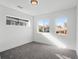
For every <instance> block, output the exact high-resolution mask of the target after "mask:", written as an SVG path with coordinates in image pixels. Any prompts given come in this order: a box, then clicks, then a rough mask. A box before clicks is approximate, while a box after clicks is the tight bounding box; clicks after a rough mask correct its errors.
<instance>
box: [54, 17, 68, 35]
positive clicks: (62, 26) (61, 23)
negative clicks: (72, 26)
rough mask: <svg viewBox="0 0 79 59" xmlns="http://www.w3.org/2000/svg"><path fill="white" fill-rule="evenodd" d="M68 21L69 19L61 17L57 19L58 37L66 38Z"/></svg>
mask: <svg viewBox="0 0 79 59" xmlns="http://www.w3.org/2000/svg"><path fill="white" fill-rule="evenodd" d="M67 20H68V18H67V17H59V18H57V19H56V22H55V24H56V33H57V34H58V35H61V36H66V35H67V34H68V28H67Z"/></svg>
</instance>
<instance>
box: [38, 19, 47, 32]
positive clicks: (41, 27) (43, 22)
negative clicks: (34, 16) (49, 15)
mask: <svg viewBox="0 0 79 59" xmlns="http://www.w3.org/2000/svg"><path fill="white" fill-rule="evenodd" d="M38 31H39V32H49V20H48V19H42V20H39V22H38Z"/></svg>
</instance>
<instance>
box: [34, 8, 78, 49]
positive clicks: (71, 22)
mask: <svg viewBox="0 0 79 59" xmlns="http://www.w3.org/2000/svg"><path fill="white" fill-rule="evenodd" d="M76 11H77V8H76V7H74V8H70V9H67V10H61V11H58V12H54V13H49V14H43V15H38V16H35V17H34V41H36V42H41V43H47V44H53V43H52V42H50V40H49V39H46V38H45V37H44V36H43V35H41V34H39V33H38V32H37V22H38V21H39V20H40V19H49V21H50V24H49V25H50V33H51V34H52V36H53V37H55V38H58V40H60V41H61V42H62V43H64V44H65V45H66V46H67V48H68V49H74V50H76V48H77V47H76V46H77V45H76V41H77V38H76V36H77V35H76V25H77V13H76ZM62 16H66V17H68V31H69V34H68V37H60V36H58V35H56V33H55V20H56V19H57V18H58V17H62ZM52 40H55V39H52Z"/></svg>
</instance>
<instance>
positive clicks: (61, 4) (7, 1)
mask: <svg viewBox="0 0 79 59" xmlns="http://www.w3.org/2000/svg"><path fill="white" fill-rule="evenodd" d="M38 1H39V5H38V6H36V7H33V6H32V5H31V3H30V0H0V4H2V5H4V6H7V7H10V8H14V9H16V10H18V11H21V12H24V13H27V14H29V15H40V14H44V13H49V12H55V11H59V10H63V9H68V8H73V7H75V6H77V0H38ZM18 5H20V6H21V7H23V8H18V7H17V6H18Z"/></svg>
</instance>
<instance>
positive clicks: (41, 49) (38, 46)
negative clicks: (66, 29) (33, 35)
mask: <svg viewBox="0 0 79 59" xmlns="http://www.w3.org/2000/svg"><path fill="white" fill-rule="evenodd" d="M0 55H1V59H78V58H77V55H76V51H74V50H66V49H58V48H56V47H52V46H50V45H46V44H42V43H36V42H31V43H28V44H25V45H22V46H19V47H16V48H13V49H10V50H7V51H4V52H1V53H0Z"/></svg>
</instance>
